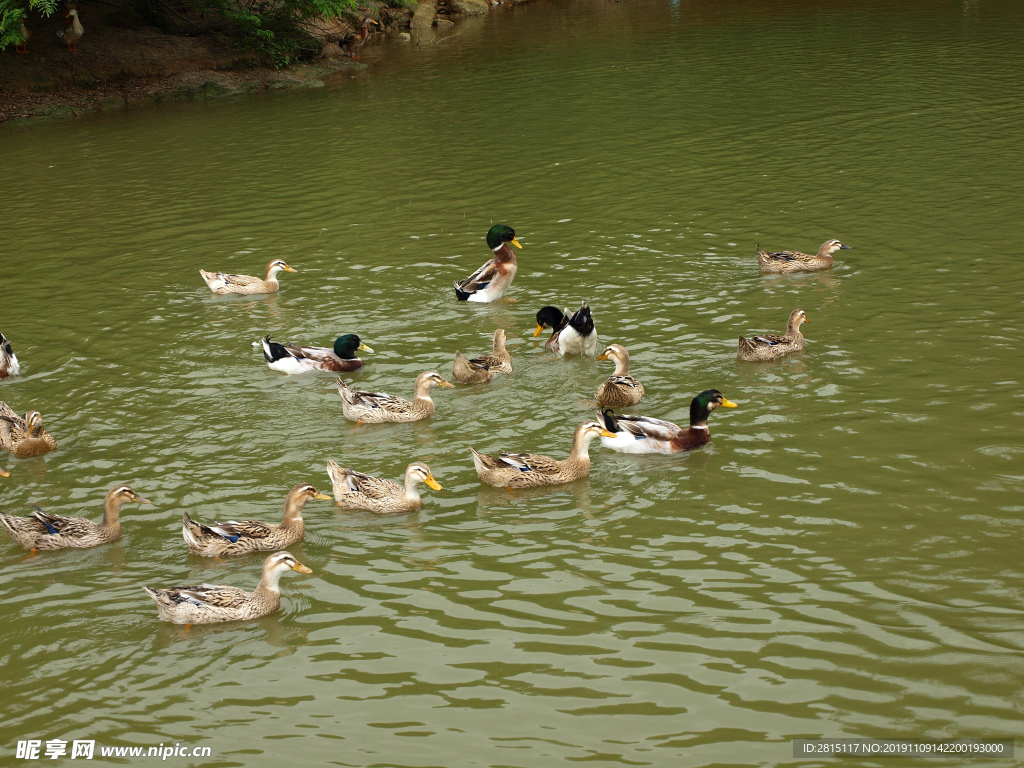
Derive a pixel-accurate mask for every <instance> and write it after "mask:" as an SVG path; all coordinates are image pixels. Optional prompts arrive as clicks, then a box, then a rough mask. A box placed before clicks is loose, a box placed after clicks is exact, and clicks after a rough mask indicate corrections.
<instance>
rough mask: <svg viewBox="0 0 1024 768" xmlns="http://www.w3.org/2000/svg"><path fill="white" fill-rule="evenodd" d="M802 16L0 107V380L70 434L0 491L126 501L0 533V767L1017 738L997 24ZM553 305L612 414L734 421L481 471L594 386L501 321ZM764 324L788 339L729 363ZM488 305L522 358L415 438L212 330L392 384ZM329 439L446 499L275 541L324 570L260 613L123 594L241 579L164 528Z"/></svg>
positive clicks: (94, 504) (7, 500) (302, 460)
mask: <svg viewBox="0 0 1024 768" xmlns="http://www.w3.org/2000/svg"><path fill="white" fill-rule="evenodd" d="M837 5H841V6H842V7H833V4H831V3H825V2H786V3H770V4H769V3H759V2H747V3H734V4H717V3H712V2H694V3H675V4H671V3H670V4H665V3H661V2H648V1H646V0H642V1H641V2H633V1H632V0H627V1H626V2H623V3H611V2H609V3H607V4H605V3H603V2H583V3H574V4H571V5H566V6H564V7H561V6H559V5H557V4H554V3H545V2H538V3H536V4H534V5H531V6H525V7H521V8H517V9H514V10H512V11H510V10H507V9H498V10H497V11H496V12H495V13H493V14H492V15H491V16H489V17H486V18H483V19H476V20H471V21H469V22H467V23H465V24H464V25H461V26H458V27H456V28H455V29H454V30H451V31H450V32H449V33H448V34H451V35H453V36H450V37H448V38H447V39H442V40H438V39H426V40H421V41H420V45H419V46H405V47H401V46H399V45H398V44H395V45H393V46H390V47H381V46H372V45H371V46H368V47H367V48H366V49H365V50H364V54H363V60H364V62H365V63H367V64H369V69H368V70H366V71H365V72H363V73H360V74H358V75H356V76H355V77H346V78H343V79H340V80H339V81H337V82H334V83H330V84H328V87H327V88H324V89H321V90H318V91H312V92H302V93H287V94H283V93H275V94H266V95H261V96H256V97H251V98H245V99H239V100H226V101H223V100H222V101H218V102H210V103H203V104H164V105H155V106H152V107H146V108H136V109H131V110H129V111H127V112H124V113H120V114H112V115H98V116H93V117H89V118H85V119H80V120H77V121H74V122H68V123H52V124H48V125H39V126H33V127H32V128H31V129H23V128H18V127H5V128H3V129H0V143H2V145H3V148H4V156H5V158H6V162H5V177H6V179H7V184H6V191H5V192H4V193H3V194H2V196H0V220H2V221H3V231H4V241H5V242H4V248H3V256H2V257H0V258H2V266H3V269H2V273H3V282H2V286H3V289H2V300H0V302H2V303H0V330H2V331H3V332H4V333H5V334H7V335H8V336H9V337H10V338H11V339H12V341H13V343H14V345H15V348H16V350H17V352H18V353H19V357H20V358H21V361H22V364H23V369H24V374H25V375H24V376H22V377H21V378H18V379H11V380H7V381H5V382H3V383H0V399H3V400H6V401H8V402H9V403H11V404H12V405H13V407H15V408H16V409H17V410H19V411H22V410H25V409H27V408H29V407H34V408H37V409H38V410H40V411H42V412H43V414H44V416H45V418H46V421H47V424H48V425H49V427H50V429H51V431H52V432H53V434H54V435H55V436H56V438H57V439H58V441H59V442H60V445H61V447H60V450H59V451H57V452H56V453H53V454H50V455H49V456H47V457H45V458H39V459H33V460H27V461H15V460H11V459H4V460H3V461H0V465H2V466H6V467H8V468H9V469H12V470H13V473H12V476H11V478H9V479H7V480H3V481H0V482H2V485H0V507H2V508H3V509H4V510H5V511H9V512H17V513H19V514H25V513H27V511H28V510H29V508H30V504H32V503H40V504H41V505H42V506H44V507H46V508H49V509H52V510H54V511H58V512H64V513H74V514H91V515H95V516H98V510H99V504H100V501H101V499H102V497H103V494H104V492H105V491H106V490H107V489H108V488H109V487H111V486H112V485H114V484H115V483H122V482H128V483H131V484H132V485H133V486H134V487H135V488H136V489H137V490H138V491H139V492H140V493H142V494H143V495H144V496H146V497H148V498H150V499H152V500H153V502H154V503H153V504H152V505H151V506H148V507H144V508H138V507H132V508H131V509H129V510H127V512H126V515H125V518H126V521H125V537H124V539H123V540H122V541H121V542H119V543H118V544H116V545H113V546H108V547H105V548H102V549H97V550H93V551H80V552H67V553H56V554H43V555H38V556H35V557H29V556H27V555H26V554H25V553H24V552H23V551H22V550H20V549H18V548H16V547H15V546H14V545H12V544H9V543H8V544H2V546H0V562H2V570H0V596H2V598H0V599H2V610H3V616H4V621H3V622H2V623H0V649H2V650H0V659H2V668H0V669H2V671H0V681H2V686H3V689H4V691H5V695H4V697H3V705H2V710H0V711H2V713H3V725H2V731H3V734H4V737H3V744H2V745H0V749H2V750H3V751H4V754H6V755H10V756H12V757H13V754H14V749H15V744H16V742H17V740H19V739H29V738H38V739H43V740H45V739H53V738H60V739H69V740H70V739H75V738H80V739H95V740H97V742H98V743H99V744H103V745H108V746H111V745H140V746H151V745H156V744H159V743H161V742H162V743H175V742H177V743H181V744H188V745H202V746H209V747H211V748H212V752H213V755H214V757H213V759H212V761H206V764H209V765H245V766H250V765H251V766H266V765H274V764H280V761H281V760H282V759H284V760H285V761H286V762H287V761H288V759H289V758H291V759H293V760H298V761H300V762H301V763H303V764H309V765H323V764H338V765H349V766H370V765H388V766H434V765H445V766H455V765H459V766H517V767H519V766H523V767H526V766H530V767H535V766H549V765H555V764H561V763H562V762H563V761H590V762H591V763H593V764H597V765H618V764H626V765H651V766H699V765H707V764H710V763H716V764H761V765H774V764H784V763H788V762H790V761H791V754H792V752H791V747H790V744H789V740H790V739H791V738H793V737H795V736H819V735H825V736H840V735H847V736H874V737H887V736H892V737H923V736H929V737H940V736H943V737H945V736H1004V737H1013V736H1017V735H1019V733H1020V731H1021V726H1022V717H1021V709H1022V705H1024V700H1022V695H1021V690H1022V685H1024V658H1022V649H1024V590H1022V579H1024V567H1022V565H1021V556H1020V537H1021V534H1022V532H1024V502H1022V493H1021V492H1022V490H1024V438H1022V435H1024V399H1022V395H1021V391H1022V390H1021V378H1022V375H1024V370H1022V365H1021V362H1020V360H1021V358H1020V339H1021V337H1022V334H1024V316H1022V312H1021V295H1022V289H1024V281H1022V279H1021V264H1022V255H1024V254H1022V246H1021V242H1022V235H1024V226H1022V221H1024V203H1022V199H1024V181H1022V178H1024V173H1022V171H1024V159H1022V149H1021V148H1022V147H1024V131H1022V128H1021V126H1022V125H1024V81H1022V80H1021V78H1020V66H1021V63H1022V61H1021V53H1020V29H1021V22H1022V20H1024V19H1022V10H1021V6H1020V5H1019V4H1018V3H1015V2H1010V1H1009V0H1008V1H1007V2H996V1H993V2H984V1H981V2H979V1H976V0H965V1H964V2H909V3H901V4H899V5H898V7H891V6H890V4H885V3H872V2H859V3H843V4H837ZM456 33H457V34H456ZM494 222H505V223H508V224H511V225H512V226H514V227H515V228H516V231H517V233H518V235H519V237H520V239H521V240H522V242H523V244H524V245H525V249H524V250H523V251H521V252H519V256H520V269H519V275H518V277H517V278H516V282H515V284H514V286H513V289H512V290H511V292H510V293H509V296H510V297H512V298H514V299H515V301H514V302H509V303H503V304H497V305H487V306H466V305H459V304H457V303H456V302H455V300H454V296H453V292H452V290H451V283H452V281H453V280H454V279H456V278H461V277H464V276H465V275H467V274H468V273H469V272H470V271H471V270H472V269H474V268H476V267H477V266H478V265H479V264H480V263H482V261H483V260H484V259H485V258H486V257H487V255H488V254H487V251H486V249H485V247H484V243H483V236H484V233H485V232H486V230H487V228H488V227H489V226H490V225H491V223H494ZM830 237H838V238H840V239H842V240H843V241H844V242H846V243H848V244H850V245H851V246H852V247H853V250H851V251H843V252H842V253H841V254H840V256H841V257H842V259H841V261H840V262H839V263H838V264H837V266H836V268H835V269H834V270H832V271H831V272H828V273H824V274H812V275H803V276H793V277H784V278H773V277H763V276H761V275H760V274H759V273H758V270H757V266H756V260H755V254H754V246H755V244H756V243H758V242H760V243H761V244H762V245H765V246H768V247H771V248H774V249H782V248H796V249H800V250H808V249H814V248H816V247H817V245H818V244H819V243H821V242H822V241H823V240H825V239H827V238H830ZM275 257H283V258H285V259H287V260H288V261H289V262H290V263H292V264H293V265H294V266H296V267H297V268H298V269H299V270H301V271H300V273H299V274H296V275H285V276H284V277H283V288H282V290H281V292H280V294H278V295H276V296H271V297H268V298H259V299H220V298H216V297H213V296H211V294H210V293H209V292H208V291H207V290H206V288H205V287H204V286H203V284H202V282H201V280H200V278H199V275H198V272H197V270H198V269H199V268H200V267H202V268H207V269H228V270H231V271H241V272H248V273H253V272H258V271H259V269H260V267H261V265H263V264H265V263H266V262H267V261H269V260H270V259H271V258H275ZM581 299H587V300H588V301H589V302H590V304H591V306H592V307H593V309H594V315H595V319H596V322H597V328H598V332H599V333H600V335H601V337H602V339H604V340H607V341H613V340H614V341H619V342H621V343H623V344H625V345H626V346H627V347H628V348H629V349H630V351H631V353H632V357H633V372H634V373H635V374H636V375H637V377H638V378H640V379H641V380H642V381H643V382H644V384H645V385H646V387H647V393H648V394H647V397H646V399H645V401H644V404H643V406H642V408H640V409H638V410H639V411H641V412H643V413H647V414H650V415H655V416H660V417H664V418H670V419H673V420H682V421H685V419H686V413H687V405H688V403H689V400H690V398H691V397H692V396H693V395H694V394H695V393H696V392H698V391H700V390H702V389H705V388H708V387H717V388H718V389H720V390H722V391H723V392H724V393H725V394H726V396H727V397H729V398H730V399H732V400H735V401H736V402H738V403H739V405H740V407H739V408H738V409H736V410H733V411H729V412H721V411H720V412H718V413H716V414H714V415H713V416H712V419H711V429H712V433H713V442H712V444H711V445H710V446H708V447H707V448H705V449H704V450H701V451H699V452H695V453H693V454H691V455H687V456H683V457H678V458H667V457H628V456H621V455H618V454H613V453H610V452H607V451H603V450H602V449H600V448H598V447H595V448H594V450H593V451H592V456H593V459H594V464H593V474H592V476H591V477H590V478H589V479H587V480H585V481H581V482H578V483H576V484H574V485H571V486H566V487H563V488H561V489H554V490H549V491H545V492H542V493H539V494H538V493H532V494H531V493H521V494H520V493H517V494H509V493H507V492H505V491H499V490H496V489H491V488H488V487H482V486H481V485H480V484H479V482H478V480H477V477H476V475H475V473H474V471H473V467H472V463H471V461H470V457H469V452H468V450H467V446H468V445H470V444H472V445H474V446H475V447H477V448H479V449H481V450H485V451H492V452H493V451H497V450H500V449H509V450H531V451H538V452H543V453H550V454H554V455H556V456H560V455H564V453H565V452H566V451H567V450H568V447H569V446H568V444H569V436H570V434H571V432H572V429H573V427H574V425H575V424H577V423H579V422H580V421H581V420H584V419H586V418H587V417H588V416H589V414H590V410H589V408H588V407H587V405H586V400H587V399H588V398H589V397H591V396H592V394H593V391H594V390H595V388H596V386H597V385H598V383H599V382H600V381H601V380H602V379H603V377H604V376H606V375H608V373H609V372H610V366H609V365H608V364H601V363H595V362H592V361H581V360H576V361H572V362H550V361H549V360H548V359H547V357H548V356H546V355H545V354H544V353H543V352H542V351H541V350H540V346H539V344H538V343H537V340H535V339H532V338H531V337H530V332H531V331H532V328H533V313H534V312H535V311H536V310H537V309H538V308H539V307H541V306H543V305H545V304H558V305H569V304H576V303H578V302H579V301H580V300H581ZM796 307H802V308H803V309H805V311H806V312H807V315H808V317H809V318H810V319H811V325H809V326H806V327H805V332H806V334H807V337H808V345H807V349H806V351H805V352H804V353H803V354H802V355H800V356H796V357H792V358H790V359H786V360H784V361H782V362H780V363H777V364H764V365H752V364H739V363H737V361H736V360H735V346H736V337H737V336H738V335H739V334H740V333H745V334H746V333H749V332H758V331H775V332H781V331H782V330H783V329H784V325H785V320H786V317H787V316H788V314H789V312H790V311H791V310H792V309H794V308H796ZM495 327H503V328H505V329H507V331H508V336H509V341H510V348H511V350H512V354H513V359H514V364H515V366H516V372H515V374H513V375H512V376H510V377H508V378H505V379H502V380H500V381H499V382H496V383H495V384H493V385H490V386H487V387H476V388H459V389H457V390H455V391H451V392H449V391H438V393H437V394H436V397H435V402H436V403H437V414H436V416H435V417H434V418H433V420H431V421H426V422H421V423H418V424H415V425H386V426H380V427H359V428H354V427H353V425H352V424H351V423H349V422H346V421H345V420H344V419H343V418H342V414H341V403H340V400H339V398H338V396H337V393H336V390H335V386H334V378H333V377H332V376H331V375H329V374H312V375H306V376H302V377H286V376H282V375H280V374H276V373H273V372H271V371H269V370H267V368H266V367H265V366H264V365H263V363H262V361H261V358H260V357H259V355H258V353H257V352H256V351H255V350H253V349H252V348H251V347H250V346H249V345H250V342H252V341H253V340H254V339H255V338H257V337H258V336H260V335H262V334H265V333H268V332H272V333H274V334H275V335H277V336H280V337H283V338H287V339H292V340H296V341H303V342H315V343H327V342H329V341H330V340H331V339H333V338H334V336H335V335H337V334H339V333H341V332H346V331H352V332H357V333H359V334H360V335H361V336H362V337H363V339H365V340H366V341H367V343H369V344H370V345H371V346H372V347H374V348H375V349H376V350H377V354H375V355H373V356H371V357H370V362H369V364H368V365H367V366H366V367H365V368H364V369H363V370H362V371H360V372H358V373H356V374H353V375H351V376H350V380H351V381H353V382H355V383H356V384H358V385H359V386H360V387H362V388H370V389H378V390H381V389H382V390H385V391H390V392H392V393H395V394H408V393H409V392H410V390H411V382H412V379H413V378H414V377H415V375H416V374H417V373H419V372H420V371H423V370H428V369H437V370H440V371H442V372H448V371H450V364H451V359H452V356H453V354H454V352H455V350H456V349H461V350H463V351H464V352H473V353H481V352H483V351H485V350H486V349H487V347H488V344H489V338H490V335H491V332H492V331H493V329H494V328H495ZM328 457H333V458H334V459H336V460H338V461H339V462H341V463H342V464H345V465H349V466H352V467H355V468H357V469H360V470H362V471H365V472H370V473H373V474H379V475H383V476H386V477H390V478H397V477H398V476H399V475H400V474H401V472H402V471H403V470H404V467H405V466H406V464H407V463H408V462H410V461H412V460H414V459H420V460H424V461H426V462H428V463H429V464H430V466H431V468H432V469H433V471H434V474H435V475H436V477H437V478H438V480H439V481H440V482H441V483H442V484H443V485H444V486H445V490H444V491H442V492H437V493H434V492H429V491H428V492H426V496H425V498H426V506H425V508H424V509H423V510H422V511H421V512H420V513H418V514H414V515H411V516H405V517H399V518H392V519H383V520H382V519H377V518H373V517H372V516H371V515H369V514H368V513H367V514H362V513H342V512H340V511H338V510H337V509H336V508H335V507H334V506H333V505H331V504H327V503H325V502H321V503H316V502H314V503H311V504H310V506H309V507H308V508H307V514H306V519H307V526H308V533H307V535H306V540H305V541H304V542H303V543H302V544H300V545H298V546H296V547H294V548H293V549H292V551H293V553H295V554H296V555H297V556H298V557H299V559H300V560H302V561H303V562H305V563H308V564H309V565H310V566H311V567H312V568H313V569H314V570H315V574H314V575H313V576H310V577H298V576H294V575H293V577H292V578H288V577H286V578H285V580H284V584H283V593H284V604H283V607H282V610H281V611H280V612H279V613H278V614H276V615H274V616H271V617H268V618H265V619H263V620H260V621H255V622H251V623H245V624H235V625H224V626H219V627H195V628H193V629H192V630H191V631H189V632H186V631H185V630H183V629H182V628H180V627H172V626H170V625H164V624H161V623H159V622H158V621H157V619H156V613H155V610H154V607H153V605H152V604H151V603H150V601H149V600H148V599H147V598H146V596H145V595H144V594H143V593H142V591H141V590H140V586H141V585H143V584H149V585H154V586H161V585H162V586H170V585H174V584H182V583H186V584H187V583H196V582H211V583H229V584H236V585H239V586H251V585H254V584H255V582H256V580H257V578H258V564H259V562H260V561H261V558H260V557H258V556H251V557H242V558H237V559H232V560H229V561H223V562H216V561H207V560H205V559H200V558H195V557H190V556H188V555H187V554H186V552H185V549H184V546H183V543H182V541H181V536H180V532H179V527H180V523H179V520H180V514H181V511H182V510H183V509H188V510H190V511H191V512H192V513H193V514H195V515H198V516H200V517H201V518H203V519H226V518H238V517H255V518H263V519H273V518H275V517H277V516H278V515H279V514H280V510H281V504H282V500H283V498H284V495H285V492H286V491H287V489H288V488H289V487H290V486H291V485H293V484H295V483H297V482H301V481H311V482H313V483H315V484H317V485H319V486H321V487H326V486H327V485H328V480H327V476H326V471H325V468H324V463H325V461H326V459H327V458H328ZM5 759H6V758H5ZM172 761H173V760H172ZM189 762H190V761H188V760H185V759H182V758H179V759H177V764H187V763H189ZM197 762H198V761H197ZM806 764H809V765H810V764H812V763H806ZM885 764H886V765H887V766H891V765H894V764H895V763H894V761H888V762H886V763H885ZM928 764H929V765H930V764H931V763H930V762H929V763H928ZM994 764H995V763H994Z"/></svg>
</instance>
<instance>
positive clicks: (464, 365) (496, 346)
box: [452, 328, 512, 384]
mask: <svg viewBox="0 0 1024 768" xmlns="http://www.w3.org/2000/svg"><path fill="white" fill-rule="evenodd" d="M499 373H512V356H511V355H510V354H509V353H508V350H507V349H505V331H503V330H502V329H501V328H499V329H498V330H496V331H495V332H494V341H493V344H492V347H491V354H489V355H485V356H482V357H474V358H472V359H470V360H467V359H466V358H465V357H463V356H462V353H461V352H459V351H456V352H455V364H454V365H453V366H452V379H454V380H455V381H457V382H459V383H460V384H483V383H485V382H488V381H490V380H491V379H493V378H494V377H495V375H496V374H499Z"/></svg>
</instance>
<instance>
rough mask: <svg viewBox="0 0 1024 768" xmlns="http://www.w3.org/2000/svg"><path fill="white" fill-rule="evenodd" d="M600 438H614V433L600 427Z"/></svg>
mask: <svg viewBox="0 0 1024 768" xmlns="http://www.w3.org/2000/svg"><path fill="white" fill-rule="evenodd" d="M601 437H615V433H614V432H609V431H608V430H607V429H605V428H604V427H602V428H601Z"/></svg>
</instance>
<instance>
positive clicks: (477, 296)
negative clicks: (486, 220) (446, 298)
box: [455, 224, 523, 304]
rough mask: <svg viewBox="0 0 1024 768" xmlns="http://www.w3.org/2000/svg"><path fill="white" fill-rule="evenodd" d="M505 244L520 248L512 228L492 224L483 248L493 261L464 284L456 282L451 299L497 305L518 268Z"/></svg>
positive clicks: (459, 281)
mask: <svg viewBox="0 0 1024 768" xmlns="http://www.w3.org/2000/svg"><path fill="white" fill-rule="evenodd" d="M508 243H512V245H514V246H515V247H516V248H522V247H523V246H521V245H520V244H519V241H518V240H516V233H515V230H514V229H512V227H506V226H505V225H504V224H495V225H494V226H493V227H491V228H490V229H489V230H488V231H487V247H488V248H490V249H491V250H492V251H494V258H493V259H491V260H490V261H488V262H487V263H486V264H484V265H483V266H482V267H480V269H478V270H477V271H476V272H474V273H473V274H472V275H470V276H469V277H467V278H466V279H465V280H458V281H456V283H455V295H456V297H458V299H459V301H477V302H482V303H484V304H487V303H489V302H492V301H497V300H498V299H500V298H501V296H502V294H503V293H505V291H506V290H507V289H508V287H509V286H510V285H512V279H513V278H514V277H515V276H516V269H517V268H518V266H519V265H518V264H517V263H516V254H515V251H513V250H512V249H511V248H509V247H508Z"/></svg>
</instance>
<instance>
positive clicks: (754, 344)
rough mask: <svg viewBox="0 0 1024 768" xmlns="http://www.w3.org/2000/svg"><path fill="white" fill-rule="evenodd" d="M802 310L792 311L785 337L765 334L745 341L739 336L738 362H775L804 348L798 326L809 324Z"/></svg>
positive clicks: (802, 337) (802, 336)
mask: <svg viewBox="0 0 1024 768" xmlns="http://www.w3.org/2000/svg"><path fill="white" fill-rule="evenodd" d="M809 322H811V321H810V320H808V319H807V315H805V314H804V311H803V310H802V309H794V310H793V312H792V314H790V316H789V325H788V326H787V327H786V335H785V336H776V335H775V334H772V333H765V334H763V335H761V336H751V337H750V338H749V339H745V338H743V337H742V336H740V344H739V348H738V349H737V350H736V357H738V358H739V359H740V360H749V361H751V362H757V361H759V360H777V359H778V358H780V357H782V356H783V355H788V354H789V353H790V352H799V351H800V350H801V349H803V348H804V335H803V334H802V333H800V324H801V323H809Z"/></svg>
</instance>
